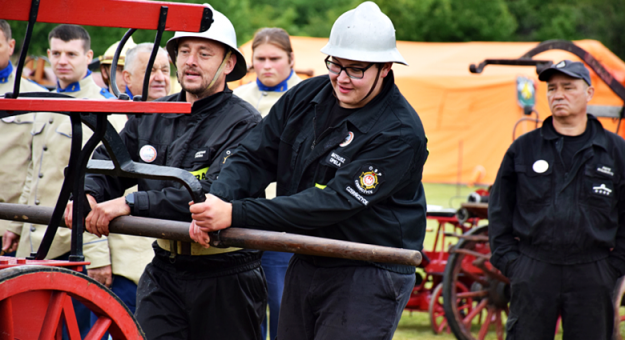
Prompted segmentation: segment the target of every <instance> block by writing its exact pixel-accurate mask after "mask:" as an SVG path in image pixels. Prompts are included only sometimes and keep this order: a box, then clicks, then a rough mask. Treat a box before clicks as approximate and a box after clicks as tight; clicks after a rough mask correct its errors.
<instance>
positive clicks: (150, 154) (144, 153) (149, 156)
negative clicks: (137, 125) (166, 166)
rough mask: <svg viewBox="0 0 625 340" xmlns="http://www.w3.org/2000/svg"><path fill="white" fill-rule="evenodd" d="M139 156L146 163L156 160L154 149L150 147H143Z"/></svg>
mask: <svg viewBox="0 0 625 340" xmlns="http://www.w3.org/2000/svg"><path fill="white" fill-rule="evenodd" d="M139 156H140V157H141V159H142V160H143V161H144V162H146V163H152V162H154V160H155V159H156V149H155V148H154V147H153V146H152V145H144V146H143V147H142V148H141V150H140V151H139Z"/></svg>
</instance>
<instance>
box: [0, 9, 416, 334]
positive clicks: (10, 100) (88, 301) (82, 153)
mask: <svg viewBox="0 0 625 340" xmlns="http://www.w3.org/2000/svg"><path fill="white" fill-rule="evenodd" d="M0 8H2V9H3V11H2V13H0V18H2V19H7V20H21V21H28V28H27V31H26V36H25V38H24V43H23V45H22V51H21V55H20V58H19V62H18V64H17V67H16V77H15V79H16V80H15V86H14V89H13V92H11V93H7V94H6V95H4V98H0V118H5V117H10V116H13V115H19V114H22V113H26V112H42V111H46V112H55V113H59V114H64V115H68V116H69V117H70V120H71V125H72V137H73V138H72V144H71V154H70V160H69V164H68V166H67V168H66V176H65V180H64V183H63V186H62V189H61V192H60V194H59V198H58V201H57V204H56V206H55V207H54V208H53V209H52V208H43V207H37V206H26V205H17V204H0V218H2V219H8V220H15V221H29V222H31V223H36V224H47V225H48V228H47V230H46V234H45V236H44V239H43V241H42V243H41V246H40V248H39V249H38V251H37V252H36V253H33V254H31V256H30V257H28V258H25V259H24V258H13V257H5V256H0V339H60V338H61V337H62V330H63V329H65V330H66V331H67V336H68V338H69V339H72V340H75V339H81V336H80V333H79V329H78V325H77V321H76V315H75V312H74V308H73V305H72V299H74V300H77V301H79V302H80V303H82V304H83V305H84V306H85V307H87V308H88V309H89V310H91V311H92V312H93V313H95V314H96V316H97V317H98V320H97V322H96V323H95V324H94V325H93V326H92V327H91V329H90V330H89V333H88V335H87V336H86V339H100V338H101V337H102V336H103V335H104V334H105V333H106V332H109V333H110V335H111V336H112V337H113V339H144V335H143V331H142V330H141V327H140V326H139V325H138V323H137V322H136V320H135V319H134V317H133V316H132V315H131V314H130V313H129V311H128V309H127V308H126V307H125V306H124V305H123V304H122V303H121V302H120V300H119V299H118V298H117V296H115V294H113V293H112V292H111V291H110V290H108V289H107V288H106V287H104V286H103V285H101V284H100V283H98V282H96V281H95V280H93V279H91V278H89V277H87V276H86V275H83V274H82V273H80V272H79V270H80V268H82V267H83V266H84V265H85V264H87V263H86V262H84V256H83V252H82V246H83V243H82V233H83V230H84V217H85V216H86V214H87V213H88V209H89V207H88V204H87V203H86V202H87V200H86V198H85V194H84V175H85V172H93V173H101V174H107V175H113V176H122V177H134V178H137V177H140V178H149V179H154V180H170V181H176V182H178V183H180V184H181V185H182V186H184V187H185V188H186V189H187V190H188V191H189V193H190V194H191V197H192V198H193V200H194V201H195V202H202V201H204V200H205V196H204V192H203V191H202V187H201V185H200V183H199V182H198V180H197V179H196V178H195V177H194V176H193V175H192V174H190V173H189V172H186V171H184V170H181V169H176V168H170V167H162V166H155V165H149V164H142V163H135V162H133V161H132V159H131V158H130V155H129V153H128V151H127V150H126V148H125V146H124V145H123V142H122V140H121V138H120V137H119V135H118V134H117V132H116V131H115V129H114V128H113V127H112V126H111V125H110V124H109V123H108V121H107V115H109V114H126V115H131V114H133V115H140V114H162V113H177V114H188V113H190V112H191V104H190V103H186V102H184V103H180V102H160V103H155V102H147V101H146V99H147V89H148V82H149V74H150V71H151V69H152V65H153V63H154V59H155V57H156V53H157V48H156V47H158V46H159V45H160V42H161V37H162V35H163V32H164V31H190V32H202V31H205V30H207V29H209V27H210V25H211V23H212V22H213V20H212V15H213V13H212V11H211V9H210V8H208V7H205V6H201V5H192V4H183V3H166V2H156V1H138V0H92V1H81V0H32V1H14V0H0ZM36 22H47V23H67V24H76V25H91V26H102V27H122V28H128V29H129V30H128V31H127V32H126V34H125V35H124V36H123V38H122V39H121V41H120V43H119V45H118V48H117V51H116V53H115V56H114V59H113V65H112V72H111V75H112V77H113V79H112V81H111V82H112V83H113V84H115V78H114V77H115V74H116V71H115V70H116V68H117V61H118V59H119V55H120V53H121V50H122V48H123V47H124V45H125V43H126V42H127V41H128V39H129V38H130V37H131V35H132V34H133V33H134V32H135V31H136V30H138V29H146V30H155V31H156V37H155V40H154V47H155V48H153V52H152V55H151V56H150V59H149V62H148V65H147V68H146V73H145V74H146V75H147V76H146V79H145V80H144V83H143V94H142V95H141V96H135V97H134V99H133V100H132V101H130V100H129V98H128V97H127V96H124V94H120V91H119V89H117V88H115V87H114V88H113V90H114V91H113V92H114V94H115V96H117V97H118V99H117V100H83V99H75V98H72V97H69V96H67V95H63V94H59V93H50V92H45V93H44V92H41V93H20V92H19V88H20V87H19V84H20V81H22V79H21V74H22V70H23V67H24V61H25V59H26V55H27V51H28V46H29V43H30V39H31V36H32V32H33V26H34V25H35V23H36ZM83 123H84V124H85V125H87V126H88V127H89V128H90V129H92V130H93V132H94V133H93V136H92V137H91V138H90V139H89V141H88V142H87V143H86V144H85V145H84V146H83V145H81V140H82V124H83ZM100 142H102V143H103V144H104V146H105V147H106V148H107V151H108V153H109V155H110V156H111V159H112V160H111V161H102V160H89V157H90V155H91V153H92V152H93V150H94V149H95V147H96V146H97V145H98V144H99V143H100ZM70 194H71V196H73V198H74V201H75V202H76V204H74V209H73V221H74V226H73V228H72V240H71V251H70V256H69V260H68V261H54V260H45V257H46V255H47V252H48V250H49V248H50V245H51V243H52V240H53V237H54V235H55V233H56V231H57V229H58V228H59V226H63V223H64V222H63V221H64V220H63V213H64V209H65V206H66V204H67V202H68V199H69V198H70ZM110 231H111V232H113V233H122V234H128V235H138V236H150V237H158V238H166V239H170V240H173V241H183V242H191V239H190V237H189V234H188V223H185V222H176V221H165V220H158V219H150V218H140V217H132V216H124V217H120V218H117V219H115V220H114V221H113V222H112V223H111V225H110ZM211 245H212V246H215V247H240V248H254V249H261V250H274V251H283V252H293V253H301V254H310V255H320V256H330V257H341V258H349V259H358V260H365V261H376V262H389V263H400V264H407V265H413V266H417V265H419V263H420V262H421V254H420V253H419V252H417V251H410V250H405V249H396V248H390V247H379V246H371V245H364V244H358V243H352V242H342V241H335V240H327V239H321V238H315V237H307V236H299V235H290V234H285V233H275V232H265V231H257V230H243V229H237V228H229V229H227V230H223V231H221V232H218V233H213V234H212V235H211Z"/></svg>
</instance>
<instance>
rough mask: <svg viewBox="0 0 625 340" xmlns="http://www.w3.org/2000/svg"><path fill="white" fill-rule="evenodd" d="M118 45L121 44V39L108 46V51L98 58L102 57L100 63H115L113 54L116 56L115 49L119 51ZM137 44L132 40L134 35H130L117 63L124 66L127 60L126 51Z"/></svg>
mask: <svg viewBox="0 0 625 340" xmlns="http://www.w3.org/2000/svg"><path fill="white" fill-rule="evenodd" d="M117 46H119V41H118V42H116V43H114V44H113V45H111V46H110V47H109V48H107V49H106V52H104V54H103V55H101V56H99V57H98V59H100V64H104V65H111V64H113V56H115V51H117ZM135 46H137V44H135V42H134V41H133V40H132V37H130V38H129V39H128V41H126V45H124V48H122V52H121V54H120V55H119V60H118V61H117V65H119V66H124V63H125V61H126V52H128V50H129V49H131V48H133V47H135Z"/></svg>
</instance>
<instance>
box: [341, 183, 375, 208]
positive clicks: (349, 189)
mask: <svg viewBox="0 0 625 340" xmlns="http://www.w3.org/2000/svg"><path fill="white" fill-rule="evenodd" d="M345 190H347V192H348V193H349V194H350V195H352V196H354V198H356V199H357V200H358V201H359V202H360V203H362V204H364V205H367V204H369V201H367V200H366V199H365V198H364V197H362V196H360V194H359V193H357V192H356V190H354V189H352V187H350V186H347V188H345Z"/></svg>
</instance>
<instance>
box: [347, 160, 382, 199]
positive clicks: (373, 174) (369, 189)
mask: <svg viewBox="0 0 625 340" xmlns="http://www.w3.org/2000/svg"><path fill="white" fill-rule="evenodd" d="M382 182H383V179H382V172H381V171H380V170H379V169H377V168H376V167H375V166H372V165H368V166H365V167H363V168H362V169H361V171H360V173H359V174H358V175H357V177H356V178H355V179H354V185H355V186H356V189H358V191H359V192H360V193H361V194H363V195H373V194H375V193H376V191H378V188H379V187H380V184H382Z"/></svg>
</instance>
